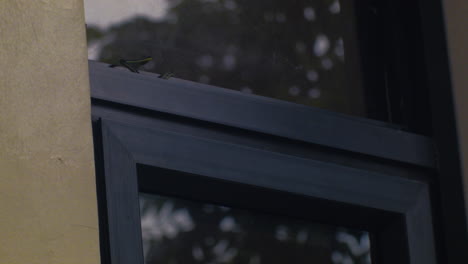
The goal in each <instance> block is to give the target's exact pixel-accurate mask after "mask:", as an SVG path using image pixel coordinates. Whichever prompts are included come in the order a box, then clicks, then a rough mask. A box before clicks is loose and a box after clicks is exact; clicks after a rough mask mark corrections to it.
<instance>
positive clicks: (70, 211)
mask: <svg viewBox="0 0 468 264" xmlns="http://www.w3.org/2000/svg"><path fill="white" fill-rule="evenodd" d="M87 71H88V66H87V54H86V41H85V25H84V15H83V3H82V0H37V1H31V0H0V234H1V235H0V263H5V264H16V263H18V264H25V263H27V264H34V263H38V264H39V263H40V264H45V263H47V264H50V263H60V264H66V263H80V264H83V263H86V264H92V263H99V262H100V260H99V243H98V218H97V209H96V207H97V203H96V188H95V176H94V164H93V163H94V161H93V150H92V135H91V120H90V96H89V84H88V72H87Z"/></svg>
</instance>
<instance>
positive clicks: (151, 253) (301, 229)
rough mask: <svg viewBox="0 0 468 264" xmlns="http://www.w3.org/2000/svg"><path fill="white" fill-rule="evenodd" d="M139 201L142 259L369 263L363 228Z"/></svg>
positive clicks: (165, 201)
mask: <svg viewBox="0 0 468 264" xmlns="http://www.w3.org/2000/svg"><path fill="white" fill-rule="evenodd" d="M140 205H141V217H142V230H143V243H144V248H145V260H146V263H148V264H152V263H188V264H189V263H219V264H221V263H223V264H224V263H229V264H232V263H251V264H255V263H257V264H259V263H272V264H276V263H288V262H289V263H319V264H332V263H333V264H349V263H356V264H360V263H361V264H367V263H369V262H367V261H368V256H369V243H368V240H366V239H368V235H367V233H364V232H360V231H347V230H338V231H337V228H335V227H333V226H326V225H320V224H311V223H308V222H304V221H300V220H294V219H287V218H282V217H278V216H269V215H263V214H252V213H251V212H247V211H244V210H239V209H230V208H226V207H221V206H214V205H209V204H202V203H196V202H190V201H185V200H179V199H171V198H166V197H162V196H153V195H151V196H149V195H143V196H142V197H141V200H140ZM356 237H359V238H360V239H361V241H360V242H358V241H357V240H356Z"/></svg>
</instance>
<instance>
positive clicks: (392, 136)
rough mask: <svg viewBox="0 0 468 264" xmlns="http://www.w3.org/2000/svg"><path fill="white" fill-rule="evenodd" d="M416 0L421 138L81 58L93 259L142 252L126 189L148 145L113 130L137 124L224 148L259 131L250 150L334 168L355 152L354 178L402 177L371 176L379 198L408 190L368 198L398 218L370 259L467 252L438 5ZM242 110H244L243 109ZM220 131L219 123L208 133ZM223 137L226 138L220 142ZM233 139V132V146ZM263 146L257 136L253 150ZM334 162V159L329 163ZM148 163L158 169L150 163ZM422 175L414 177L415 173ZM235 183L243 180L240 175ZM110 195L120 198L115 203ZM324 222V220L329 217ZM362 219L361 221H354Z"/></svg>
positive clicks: (457, 257)
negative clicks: (95, 247)
mask: <svg viewBox="0 0 468 264" xmlns="http://www.w3.org/2000/svg"><path fill="white" fill-rule="evenodd" d="M417 5H418V8H419V15H420V18H421V30H422V33H421V34H422V40H423V44H424V45H423V47H424V54H425V55H424V63H423V68H424V71H425V75H424V76H425V77H424V78H425V79H424V83H422V84H421V86H425V87H427V89H428V90H429V92H430V103H431V110H432V115H431V117H432V125H433V129H432V131H431V134H432V135H433V137H432V138H429V137H426V136H422V135H417V134H414V133H409V132H405V131H402V130H400V129H398V128H395V127H394V126H392V125H388V124H386V123H382V122H379V121H373V120H368V119H364V118H357V117H350V116H346V115H342V114H337V113H333V112H329V111H325V110H320V109H313V108H309V107H305V106H300V105H295V104H292V103H288V102H282V101H278V100H274V99H270V98H264V97H258V96H250V95H244V94H241V93H237V92H233V91H229V90H225V89H219V88H212V87H209V86H207V85H201V84H194V83H191V82H187V81H183V80H177V79H170V80H161V79H158V78H156V77H155V76H154V75H151V74H145V73H143V74H140V75H137V74H133V73H129V72H124V71H115V70H114V69H109V68H107V66H106V65H104V64H101V63H96V62H90V79H91V88H92V90H91V96H92V100H93V116H94V117H95V118H96V120H95V122H94V129H95V146H96V158H97V162H96V167H97V174H98V177H97V180H98V182H97V185H98V196H99V208H100V227H101V228H100V232H102V233H101V242H102V244H101V249H102V257H103V260H104V261H108V260H109V259H107V260H106V258H107V257H106V256H109V257H111V259H112V263H113V264H114V263H138V262H133V261H135V260H137V261H140V260H141V257H142V256H140V259H139V258H138V256H136V255H135V254H137V252H138V250H139V249H138V247H139V246H138V238H139V236H141V233H139V228H140V225H139V224H140V223H139V216H138V212H137V211H136V209H135V208H136V207H135V206H137V205H138V203H135V193H136V194H137V191H138V189H137V188H135V187H136V186H137V176H136V173H137V172H136V171H137V170H136V168H137V166H138V165H137V164H138V163H141V164H147V165H148V163H149V165H151V161H150V160H151V159H149V160H144V159H143V160H141V159H140V158H141V153H145V152H146V151H151V149H150V148H149V147H148V146H141V148H140V149H134V146H132V145H131V144H130V145H129V139H130V137H126V136H122V133H127V132H128V133H130V132H129V131H133V132H131V133H136V134H133V135H134V136H138V137H140V136H141V135H143V134H144V135H145V137H147V139H151V137H152V136H151V133H150V132H148V131H153V132H154V129H155V128H160V129H161V128H162V129H163V130H168V131H166V132H163V133H168V134H171V135H173V136H174V137H175V138H184V137H192V141H193V142H194V141H197V140H200V139H199V138H198V137H200V136H202V137H203V135H208V134H209V135H210V136H213V135H218V137H217V138H216V140H215V141H220V142H218V143H219V144H220V146H223V144H224V145H229V144H228V143H226V142H229V141H230V140H231V141H232V140H234V139H233V136H228V134H240V136H239V137H240V138H249V140H250V141H252V142H260V141H261V140H260V139H259V138H261V137H265V138H269V139H271V141H272V142H273V143H272V145H268V147H272V146H273V145H274V146H273V147H272V148H273V149H271V150H268V151H267V150H264V151H263V152H262V151H259V150H258V149H255V148H254V149H253V150H252V151H254V152H255V153H258V152H262V153H264V152H271V153H276V152H282V151H283V146H280V147H277V146H276V145H275V144H276V143H278V144H279V143H281V144H282V145H287V146H288V147H287V148H288V150H287V151H285V152H286V154H287V155H289V156H288V159H291V160H301V161H303V159H304V158H305V159H308V160H309V162H312V161H311V160H314V159H316V160H319V161H322V162H323V161H324V160H326V159H328V158H330V157H332V158H331V159H330V161H329V163H330V164H329V166H330V168H332V169H331V170H338V171H341V170H342V171H343V172H344V171H348V170H350V168H349V167H353V166H355V165H354V164H353V165H350V163H353V162H354V161H359V162H361V163H363V164H359V165H356V166H357V167H358V168H351V171H352V170H360V171H362V174H359V176H357V177H364V178H365V177H366V176H370V175H379V176H377V178H379V177H381V178H379V179H385V180H384V181H387V182H393V183H395V182H396V183H398V184H401V187H402V189H400V191H398V190H396V189H395V190H392V191H393V192H387V190H386V188H385V186H382V185H380V184H379V183H375V182H374V183H373V184H374V185H373V186H372V187H375V188H376V189H375V190H379V191H380V192H381V194H382V195H384V194H385V195H388V197H392V198H395V199H399V198H401V197H403V198H406V199H407V200H405V201H404V202H402V204H404V206H401V207H399V208H400V209H398V210H396V209H395V208H393V209H392V208H385V207H384V205H385V204H390V203H391V202H392V201H393V200H391V199H390V200H386V198H385V197H381V198H380V199H376V200H375V201H376V203H378V204H377V205H376V207H377V208H381V209H382V208H383V209H385V210H384V211H387V212H393V213H395V214H396V215H399V216H403V217H404V218H405V219H406V220H407V223H406V224H403V225H402V222H401V221H400V222H398V221H397V222H394V223H393V224H389V223H385V224H384V225H383V227H382V226H381V227H380V228H381V229H380V230H382V232H381V233H379V235H378V237H377V238H374V239H376V240H375V241H377V242H378V243H381V244H380V245H381V247H380V248H379V250H378V252H379V253H378V254H379V255H378V256H377V257H376V258H377V259H376V260H377V261H379V262H376V263H459V261H463V260H466V259H468V258H467V252H466V250H465V247H466V245H468V232H467V230H468V229H467V226H466V215H465V211H464V209H465V207H464V199H463V195H464V194H463V188H462V184H461V183H462V180H463V178H462V173H461V166H460V164H461V163H460V157H459V153H458V151H459V150H458V140H457V131H456V120H455V113H454V108H453V106H454V104H453V95H452V92H451V90H450V89H449V88H450V87H451V82H450V71H449V66H448V56H447V51H446V40H445V32H444V20H443V15H442V7H441V2H440V1H439V0H421V1H419V2H418V3H417ZM442 87H443V88H444V89H442ZM221 110H222V111H221ZM252 113H255V115H254V116H252V115H251V114H252ZM292 117H294V118H292ZM156 130H157V129H156ZM195 130H196V131H195ZM221 130H222V132H219V131H221ZM135 131H137V132H135ZM207 131H209V132H207ZM192 134H194V135H195V136H194V135H192ZM142 139H143V138H142ZM223 140H226V142H225V143H223ZM142 142H151V141H142ZM140 143H141V142H140ZM173 143H177V142H173ZM237 143H238V142H237V141H235V140H234V142H233V143H232V144H237ZM262 144H263V143H259V144H258V145H257V147H258V146H261V145H262ZM281 144H279V145H281ZM297 144H303V145H305V147H304V148H305V149H307V150H306V151H298V150H297V148H294V147H289V146H293V145H297ZM166 146H167V147H168V149H170V147H171V145H170V144H167V145H166ZM224 147H225V146H224ZM276 147H277V148H276ZM219 148H220V149H221V148H223V147H219ZM312 149H315V150H316V152H315V154H314V155H315V156H314V155H312V156H313V158H310V156H307V155H308V154H307V155H306V154H304V152H308V151H309V150H312ZM317 153H318V154H317ZM322 153H323V154H322ZM283 154H284V153H283ZM322 156H324V157H322ZM335 157H336V158H335ZM337 160H338V162H335V161H337ZM343 161H344V162H343ZM347 161H351V162H347ZM304 162H305V161H304ZM359 162H358V163H359ZM312 163H313V162H312ZM318 164H321V163H320V162H319V163H318ZM152 165H154V166H159V167H164V166H162V165H161V164H160V163H153V164H152ZM327 166H328V165H327ZM313 167H314V166H312V167H311V168H313ZM172 169H174V168H172ZM124 173H128V174H126V177H123V176H124V175H125V174H124ZM192 173H193V171H192ZM201 174H202V175H203V173H201ZM421 174H422V175H423V176H420V175H421ZM110 175H113V176H112V177H111V176H110ZM128 175H133V177H128ZM331 175H332V176H330V177H331V181H332V182H334V183H335V185H336V186H337V187H336V189H335V190H334V191H331V194H333V193H335V195H338V193H339V191H340V190H339V188H338V185H339V182H340V181H339V180H338V179H339V177H340V176H339V175H344V174H331ZM333 175H335V176H333ZM337 175H338V176H337ZM119 176H122V177H119ZM205 176H206V175H205ZM334 177H335V178H334ZM372 177H374V176H370V177H369V179H373V178H372ZM234 180H235V181H236V179H234ZM373 180H374V179H373ZM237 181H238V182H242V179H241V180H239V179H237ZM247 183H250V182H247ZM283 183H284V184H285V186H286V187H284V188H283V191H285V192H291V191H292V192H294V191H295V190H294V187H292V186H289V189H288V187H287V186H288V183H287V181H285V180H284V179H283ZM250 184H252V183H250ZM315 184H319V182H316V183H315ZM414 184H416V185H417V186H418V187H417V188H416V189H418V190H419V191H418V192H416V194H415V193H412V192H411V191H410V192H405V191H403V190H409V189H411V188H412V187H411V186H414ZM263 187H265V186H263ZM266 187H269V186H266ZM279 187H281V186H279ZM270 188H271V186H270ZM274 188H276V187H274ZM350 188H355V189H354V190H356V191H358V193H359V192H361V193H363V192H364V193H365V190H362V189H359V188H360V187H359V186H358V185H357V184H352V186H351V187H350ZM405 188H408V189H405ZM311 189H313V188H312V187H311ZM302 194H303V195H310V193H309V194H307V193H302ZM313 195H314V196H315V197H316V198H327V197H326V196H322V197H321V196H320V194H319V195H316V194H313ZM399 195H403V196H401V197H400V196H399ZM358 196H359V195H351V194H350V195H349V196H347V197H346V198H349V199H358ZM388 197H387V198H388ZM123 198H125V199H123ZM328 198H329V197H328ZM335 198H336V197H335ZM367 198H371V196H367ZM339 199H344V198H342V197H341V198H336V201H341V200H339ZM319 200H320V199H319ZM115 201H119V203H118V204H116V203H115ZM362 202H363V201H361V203H362ZM393 202H394V201H393ZM431 202H432V203H431ZM361 205H362V206H363V207H364V208H365V210H364V211H366V212H367V213H368V214H369V215H377V216H375V217H377V218H376V219H380V218H379V217H378V215H380V213H379V212H380V211H379V209H376V208H375V205H372V206H369V205H368V204H367V205H366V204H365V203H364V204H361ZM264 206H267V205H264ZM325 206H326V207H327V208H329V210H330V212H332V211H334V209H333V208H335V207H334V205H333V204H326V205H325ZM431 206H432V212H431V208H430V207H431ZM402 208H405V209H404V210H403V209H402ZM335 209H336V208H335ZM392 210H393V211H392ZM418 210H422V212H423V214H425V215H426V216H427V218H425V217H420V216H421V215H420V213H419V211H418ZM121 214H127V215H125V216H126V217H128V218H127V219H128V220H130V221H132V222H131V223H133V227H130V226H128V224H129V223H128V222H125V221H124V223H122V222H123V221H121V218H120V216H121ZM330 214H331V215H333V214H332V213H330ZM431 215H432V216H433V218H431V217H430V216H431ZM329 220H330V221H332V218H330V219H329ZM358 220H359V219H356V222H359V221H358ZM361 220H362V221H364V222H365V219H364V218H363V219H361ZM432 220H433V222H434V223H433V224H434V228H435V234H434V235H435V238H434V241H435V243H436V244H435V245H434V243H433V242H432V241H431V239H429V240H424V239H421V238H419V239H418V238H417V237H418V236H419V235H420V234H421V233H420V231H421V229H422V230H423V231H424V234H431V233H432V226H433V225H432V223H431V222H432ZM108 228H109V229H108ZM115 228H117V229H115ZM122 228H125V229H122ZM127 228H129V229H127ZM116 230H119V231H120V232H121V231H122V230H127V231H125V233H123V234H122V235H123V238H125V239H130V240H126V241H122V240H121V239H119V238H117V239H115V238H113V236H115V234H116V233H118V232H116ZM429 230H431V231H429ZM401 232H403V233H405V234H406V236H407V237H408V239H409V242H408V245H404V246H403V248H402V254H401V255H396V256H391V254H390V253H389V252H387V251H386V249H387V247H390V245H391V243H390V242H391V241H400V240H401V239H402V238H401V237H398V236H397V237H395V236H394V235H395V234H398V233H401ZM430 237H432V235H430ZM109 238H110V239H109ZM412 238H414V239H413V240H412ZM106 239H109V240H106ZM129 241H133V242H135V243H136V244H134V243H130V242H129ZM389 241H390V242H389ZM428 241H429V242H428ZM421 242H422V243H421ZM140 243H141V240H140ZM124 244H125V245H126V246H127V247H125V245H124ZM128 245H132V246H130V247H128ZM406 246H407V247H406ZM405 248H406V249H405ZM430 248H432V249H433V248H436V249H437V261H436V257H435V255H434V256H431V257H429V255H428V253H427V252H428V251H425V250H429V249H430ZM117 249H118V250H117ZM116 250H117V251H116ZM140 252H141V251H140ZM430 252H432V253H434V252H435V251H434V250H432V251H430ZM405 254H407V255H405ZM135 258H136V259H135ZM127 260H132V261H130V262H127ZM140 263H142V262H140Z"/></svg>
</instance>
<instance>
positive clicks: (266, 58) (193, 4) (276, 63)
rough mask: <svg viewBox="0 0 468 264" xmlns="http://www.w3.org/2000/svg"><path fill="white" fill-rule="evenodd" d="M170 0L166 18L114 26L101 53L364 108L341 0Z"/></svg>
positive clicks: (298, 98)
mask: <svg viewBox="0 0 468 264" xmlns="http://www.w3.org/2000/svg"><path fill="white" fill-rule="evenodd" d="M167 1H168V2H169V6H170V8H169V10H168V13H167V15H166V17H165V19H162V20H159V21H150V20H148V19H145V18H142V17H136V18H133V19H132V20H129V21H126V22H123V23H121V24H118V25H114V26H113V27H111V28H110V29H109V30H108V31H107V32H106V37H107V39H106V41H105V42H103V43H102V45H103V47H102V50H101V52H100V54H99V60H100V61H104V62H108V63H115V62H116V61H118V59H119V58H126V59H137V58H141V57H144V56H153V57H154V58H155V60H154V63H152V64H151V65H148V67H146V68H145V69H146V70H147V71H151V72H158V73H164V72H169V71H170V72H174V73H175V75H176V77H179V78H183V79H188V80H193V81H197V82H204V83H209V84H213V85H217V86H221V87H225V88H230V89H235V90H241V91H245V92H253V93H255V94H260V95H265V96H269V97H274V98H279V99H282V100H288V101H293V102H297V103H301V104H306V105H313V106H318V107H325V108H331V109H333V110H336V111H341V112H345V113H353V112H356V111H358V110H357V109H354V108H355V107H354V106H353V100H352V99H351V98H348V97H347V95H349V93H348V92H346V89H349V87H347V86H345V84H346V82H345V70H344V64H343V60H344V48H343V37H342V35H343V32H342V31H343V30H342V28H343V27H342V25H343V23H344V21H343V20H344V19H343V18H342V14H341V13H340V5H339V2H338V0H319V1H317V0H315V1H314V0H295V1H250V0H167ZM93 32H94V31H92V30H89V34H92V33H93ZM103 39H105V38H103Z"/></svg>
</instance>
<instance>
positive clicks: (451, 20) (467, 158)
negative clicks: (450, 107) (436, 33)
mask: <svg viewBox="0 0 468 264" xmlns="http://www.w3.org/2000/svg"><path fill="white" fill-rule="evenodd" d="M444 12H445V20H446V30H447V41H448V49H449V57H450V70H451V73H452V88H453V93H454V97H455V111H456V113H457V125H458V137H459V142H460V152H461V153H460V154H461V159H462V170H463V172H464V173H463V174H464V187H465V206H466V213H467V215H468V51H467V47H468V33H467V32H468V31H467V27H468V16H467V14H468V1H464V0H445V1H444ZM447 88H448V87H447ZM467 224H468V223H467Z"/></svg>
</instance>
